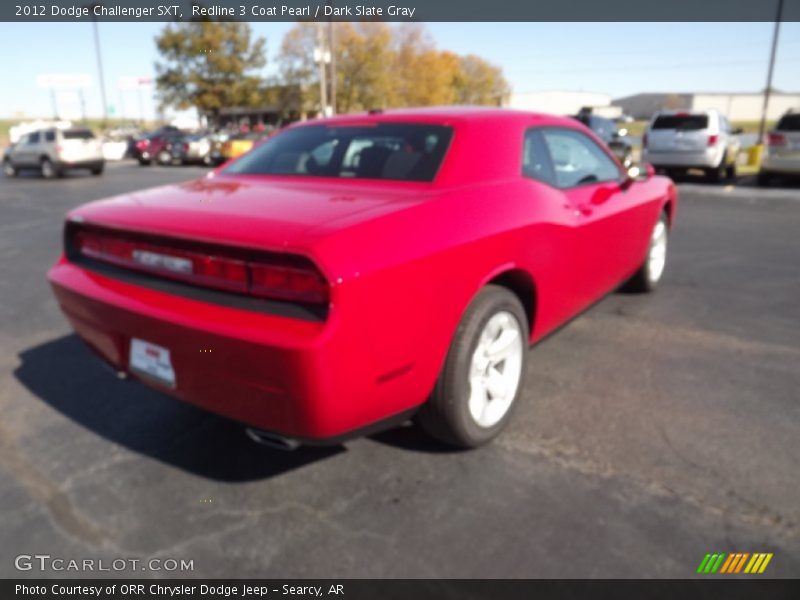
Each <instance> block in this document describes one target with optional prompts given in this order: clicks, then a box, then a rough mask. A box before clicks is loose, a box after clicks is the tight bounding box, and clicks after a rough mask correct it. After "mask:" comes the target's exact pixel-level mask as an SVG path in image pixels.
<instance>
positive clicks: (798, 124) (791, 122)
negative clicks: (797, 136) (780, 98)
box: [775, 114, 800, 131]
mask: <svg viewBox="0 0 800 600" xmlns="http://www.w3.org/2000/svg"><path fill="white" fill-rule="evenodd" d="M775 129H780V130H781V131H800V114H796V115H783V116H782V117H781V120H780V121H778V125H777V127H775Z"/></svg>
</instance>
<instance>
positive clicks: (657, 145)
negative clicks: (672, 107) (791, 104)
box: [642, 110, 742, 181]
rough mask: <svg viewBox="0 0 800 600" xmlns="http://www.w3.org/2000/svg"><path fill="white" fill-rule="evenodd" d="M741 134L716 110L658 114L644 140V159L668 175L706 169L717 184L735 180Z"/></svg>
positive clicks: (651, 122) (663, 112)
mask: <svg viewBox="0 0 800 600" xmlns="http://www.w3.org/2000/svg"><path fill="white" fill-rule="evenodd" d="M739 133H742V130H741V129H734V128H732V127H731V124H730V122H729V121H728V119H727V118H725V116H724V115H722V114H720V112H719V111H716V110H705V111H697V112H683V111H662V112H658V113H656V114H655V116H654V117H653V119H652V120H651V121H650V125H649V126H648V127H647V131H646V132H645V134H644V136H643V137H642V159H643V160H644V161H645V162H648V163H650V164H652V165H653V166H654V167H655V168H656V169H659V170H663V171H666V172H667V173H668V174H675V175H677V174H680V173H683V172H685V171H686V170H687V169H702V170H703V171H705V173H706V174H707V175H708V176H710V177H711V178H712V179H713V180H715V181H722V180H724V179H733V178H734V177H736V155H737V154H738V153H739V148H740V147H741V143H740V141H739V138H738V137H737V134H739Z"/></svg>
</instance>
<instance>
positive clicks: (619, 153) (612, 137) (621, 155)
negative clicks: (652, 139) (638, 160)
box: [573, 113, 633, 168]
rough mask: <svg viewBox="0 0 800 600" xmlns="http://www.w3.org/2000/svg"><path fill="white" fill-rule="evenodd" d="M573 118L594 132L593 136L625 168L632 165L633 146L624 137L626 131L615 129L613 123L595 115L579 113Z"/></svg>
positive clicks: (615, 125)
mask: <svg viewBox="0 0 800 600" xmlns="http://www.w3.org/2000/svg"><path fill="white" fill-rule="evenodd" d="M573 118H574V119H577V120H578V121H580V122H581V123H583V124H584V125H586V126H587V127H588V128H589V129H591V130H592V131H594V133H595V135H597V137H599V138H600V139H601V140H603V141H604V142H605V143H606V144H607V145H608V147H609V148H611V151H612V152H613V153H614V155H615V156H616V157H617V158H618V159H619V161H620V162H621V163H622V164H623V165H624V166H625V168H628V167H630V166H631V165H632V164H633V146H632V145H631V142H630V140H628V139H627V138H626V137H625V136H626V135H627V134H628V131H627V130H626V129H617V124H616V123H614V121H612V120H611V119H606V118H605V117H598V116H597V115H591V114H583V113H581V114H578V115H575V116H574V117H573Z"/></svg>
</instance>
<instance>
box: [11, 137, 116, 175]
mask: <svg viewBox="0 0 800 600" xmlns="http://www.w3.org/2000/svg"><path fill="white" fill-rule="evenodd" d="M104 166H105V159H104V158H103V148H102V145H101V144H100V142H99V141H98V140H97V139H95V137H94V134H93V133H92V132H91V131H90V130H89V129H85V128H72V129H55V128H53V129H42V130H41V131H32V132H30V133H27V134H25V135H23V136H22V137H21V138H20V139H19V141H18V142H17V143H16V144H14V145H13V146H11V147H10V148H8V150H6V153H5V156H4V157H3V172H4V173H5V175H6V177H13V176H14V175H16V174H17V171H20V170H22V169H37V170H39V171H40V172H41V173H42V176H43V177H45V178H47V179H52V178H53V177H60V176H61V175H62V174H63V173H64V171H67V170H69V169H89V170H90V171H91V172H92V174H93V175H100V173H102V172H103V167H104Z"/></svg>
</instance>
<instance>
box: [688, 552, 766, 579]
mask: <svg viewBox="0 0 800 600" xmlns="http://www.w3.org/2000/svg"><path fill="white" fill-rule="evenodd" d="M772 556H773V554H772V553H766V552H754V553H752V554H751V553H750V552H729V553H724V552H715V553H713V554H710V553H709V554H706V555H705V556H704V557H703V560H702V561H700V565H698V567H697V572H698V573H707V574H714V573H717V572H718V573H720V574H723V573H725V574H728V575H734V574H738V573H747V574H752V575H755V574H757V573H759V574H760V573H763V572H764V571H765V570H766V568H767V565H768V564H769V562H770V561H771V560H772ZM745 565H747V566H745Z"/></svg>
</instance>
